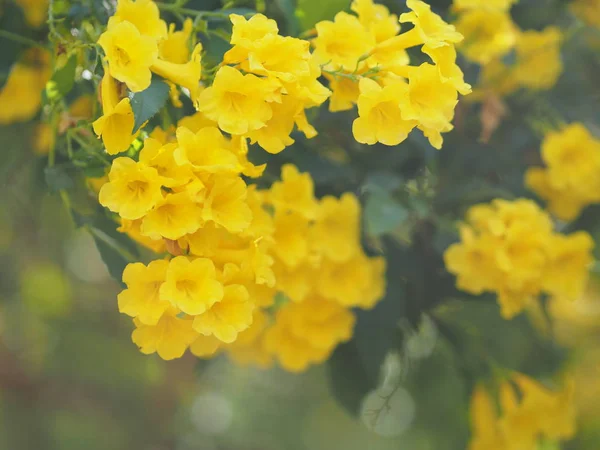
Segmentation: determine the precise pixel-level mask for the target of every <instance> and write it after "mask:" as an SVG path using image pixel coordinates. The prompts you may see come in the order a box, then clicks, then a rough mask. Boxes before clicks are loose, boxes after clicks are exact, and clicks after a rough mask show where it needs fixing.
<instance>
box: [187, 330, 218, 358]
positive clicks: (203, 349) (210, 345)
mask: <svg viewBox="0 0 600 450" xmlns="http://www.w3.org/2000/svg"><path fill="white" fill-rule="evenodd" d="M222 345H223V343H222V342H221V341H220V340H218V339H217V338H216V337H214V336H203V335H201V334H199V335H198V337H197V338H196V340H195V341H194V342H192V343H191V344H190V352H191V353H192V354H193V355H194V356H197V357H198V358H210V357H212V356H214V355H215V354H216V353H217V352H218V351H219V350H220V349H221V347H222Z"/></svg>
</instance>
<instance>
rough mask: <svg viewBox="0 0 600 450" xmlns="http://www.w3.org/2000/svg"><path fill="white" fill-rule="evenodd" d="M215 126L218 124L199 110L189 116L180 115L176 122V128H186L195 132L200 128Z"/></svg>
mask: <svg viewBox="0 0 600 450" xmlns="http://www.w3.org/2000/svg"><path fill="white" fill-rule="evenodd" d="M216 126H218V125H217V122H215V121H214V120H210V119H208V118H207V117H206V116H205V115H204V114H202V113H201V112H195V113H194V114H192V115H191V116H185V117H182V118H181V119H180V120H179V122H177V128H179V127H183V128H187V129H188V130H190V131H191V132H193V133H197V132H198V131H200V130H201V129H202V128H206V127H216Z"/></svg>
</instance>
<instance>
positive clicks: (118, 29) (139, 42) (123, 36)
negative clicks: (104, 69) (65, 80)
mask: <svg viewBox="0 0 600 450" xmlns="http://www.w3.org/2000/svg"><path fill="white" fill-rule="evenodd" d="M98 44H100V46H101V47H102V49H103V50H104V53H105V55H106V59H107V61H108V71H109V73H110V75H111V76H112V77H114V78H116V79H117V80H119V81H121V82H123V83H125V84H126V85H127V87H128V88H129V89H131V90H132V91H133V92H139V91H143V90H144V89H146V88H147V87H148V86H150V80H151V78H152V73H151V72H150V67H151V66H152V64H153V63H154V61H155V60H156V57H157V55H158V47H157V44H156V40H155V39H154V38H152V37H150V36H144V35H142V34H141V33H140V32H139V30H138V29H137V28H136V27H135V26H134V25H133V24H132V23H131V22H120V23H117V24H114V25H112V26H110V27H109V28H108V29H107V30H106V31H105V32H104V33H102V35H101V36H100V38H99V39H98Z"/></svg>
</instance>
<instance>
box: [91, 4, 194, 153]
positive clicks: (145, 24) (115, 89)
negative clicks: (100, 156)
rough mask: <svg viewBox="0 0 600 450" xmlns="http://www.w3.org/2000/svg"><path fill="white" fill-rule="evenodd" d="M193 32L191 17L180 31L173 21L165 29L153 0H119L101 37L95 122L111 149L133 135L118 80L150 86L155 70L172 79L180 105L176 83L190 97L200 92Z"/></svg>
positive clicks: (138, 86) (122, 145)
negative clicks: (99, 106)
mask: <svg viewBox="0 0 600 450" xmlns="http://www.w3.org/2000/svg"><path fill="white" fill-rule="evenodd" d="M192 36H193V35H192V23H191V21H190V20H188V21H186V22H185V24H184V28H183V30H182V31H175V29H174V24H171V26H170V27H169V28H168V29H167V24H166V23H165V22H164V21H163V20H161V19H160V14H159V10H158V7H157V6H156V4H155V3H154V2H152V1H151V0H137V1H132V0H119V2H118V5H117V10H116V12H115V15H113V16H112V17H111V18H110V20H109V21H108V25H107V29H106V31H105V32H104V33H102V35H101V36H100V37H99V39H98V44H99V45H100V46H101V47H102V49H103V50H104V53H105V61H106V66H105V75H104V77H103V81H102V111H103V115H102V116H101V117H100V118H99V119H98V120H97V121H96V122H94V132H95V133H96V134H97V135H98V136H100V137H102V141H103V143H104V146H105V148H106V151H107V152H108V153H109V154H111V155H115V154H117V153H120V152H123V151H125V150H127V149H128V148H129V146H130V144H131V142H132V141H133V139H134V138H135V134H134V117H133V110H132V108H131V104H130V100H129V98H128V96H127V94H126V92H125V90H124V89H122V87H121V85H120V84H119V83H117V82H116V81H118V82H120V83H124V84H125V85H126V86H127V88H128V89H129V90H130V91H131V92H139V91H143V90H144V89H146V88H147V87H149V86H150V83H151V80H152V73H155V74H157V75H159V76H161V77H163V78H164V79H165V80H167V81H168V82H169V84H170V86H171V90H172V93H174V94H173V98H174V103H176V104H179V105H180V102H179V92H178V90H177V86H179V87H180V88H182V89H185V90H186V92H188V93H189V94H190V96H191V97H192V98H195V96H197V94H198V92H199V90H200V78H201V74H202V66H201V55H200V52H201V51H202V45H201V44H196V45H195V46H194V48H193V50H192V51H191V52H190V50H189V48H190V41H191V40H192ZM192 43H193V42H192Z"/></svg>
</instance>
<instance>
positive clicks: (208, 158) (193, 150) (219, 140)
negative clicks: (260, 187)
mask: <svg viewBox="0 0 600 450" xmlns="http://www.w3.org/2000/svg"><path fill="white" fill-rule="evenodd" d="M176 134H177V148H176V149H175V152H174V157H175V161H176V162H177V164H179V165H181V166H183V165H189V166H190V167H192V169H193V170H194V171H196V172H199V173H238V172H239V171H240V169H241V167H240V165H239V163H238V159H237V157H236V155H235V154H234V153H233V152H231V151H230V150H229V147H230V144H229V142H228V141H227V139H226V138H225V137H224V136H223V134H222V133H221V132H220V131H219V129H218V128H216V127H206V128H202V129H200V130H199V131H198V132H197V133H193V132H192V131H190V130H188V129H187V128H185V127H179V128H177V132H176Z"/></svg>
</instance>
